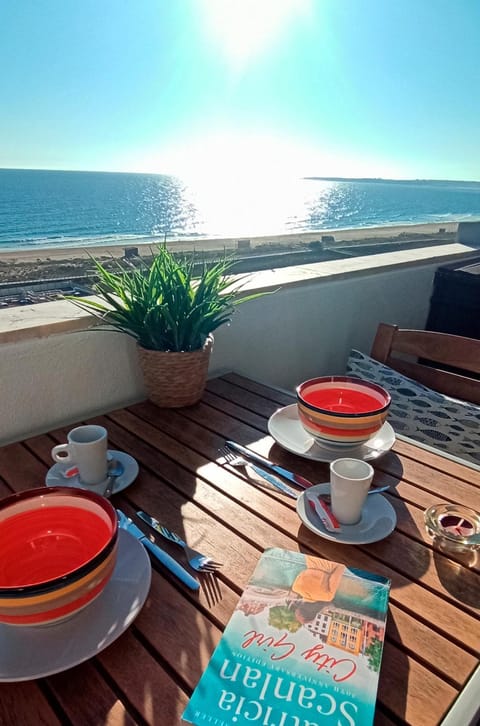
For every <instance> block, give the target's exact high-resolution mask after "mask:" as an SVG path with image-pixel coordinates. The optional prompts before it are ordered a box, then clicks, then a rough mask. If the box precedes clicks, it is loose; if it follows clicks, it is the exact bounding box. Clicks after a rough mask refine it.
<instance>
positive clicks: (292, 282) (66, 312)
mask: <svg viewBox="0 0 480 726" xmlns="http://www.w3.org/2000/svg"><path fill="white" fill-rule="evenodd" d="M471 252H472V248H471V247H469V246H466V245H463V244H458V243H453V244H449V245H438V246H436V247H424V248H418V249H414V250H396V251H392V252H387V253H382V254H377V255H369V256H368V257H350V258H346V259H343V260H330V261H327V262H315V263H310V264H306V265H297V266H292V267H282V268H278V269H272V270H262V271H259V272H254V273H252V274H251V277H250V279H249V281H248V283H247V284H246V285H245V286H244V287H243V288H242V290H249V291H262V290H263V291H270V290H278V289H279V288H282V289H283V288H286V287H293V286H299V285H305V284H310V283H312V282H313V281H315V280H321V281H322V282H325V281H327V280H340V279H342V278H346V277H354V276H356V275H363V274H365V272H368V273H369V275H373V274H375V273H376V272H377V273H382V272H386V271H388V270H392V269H396V268H400V267H406V266H407V267H409V266H410V267H411V266H415V267H417V266H419V265H422V264H423V265H429V264H432V263H436V264H437V265H438V264H441V263H442V262H448V261H450V260H455V259H457V258H461V257H463V256H464V255H468V254H469V253H470V254H471ZM95 324H96V321H95V320H93V319H92V317H91V316H90V315H88V314H87V313H85V312H84V311H83V310H81V309H80V308H78V307H77V306H75V305H74V304H73V303H72V302H70V301H68V300H57V301H55V302H48V303H41V304H38V305H27V306H23V307H14V308H5V309H3V310H0V343H12V342H18V341H21V340H27V339H32V338H44V337H48V336H50V335H56V334H61V333H66V332H73V331H78V330H83V329H85V328H88V327H92V326H93V325H95Z"/></svg>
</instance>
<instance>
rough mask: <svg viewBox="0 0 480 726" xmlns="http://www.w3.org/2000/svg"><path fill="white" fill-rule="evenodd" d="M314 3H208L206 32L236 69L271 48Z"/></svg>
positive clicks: (235, 0)
mask: <svg viewBox="0 0 480 726" xmlns="http://www.w3.org/2000/svg"><path fill="white" fill-rule="evenodd" d="M309 4H310V0H208V2H206V3H205V4H204V11H205V23H206V29H207V32H208V33H209V35H210V37H211V38H212V39H213V40H214V41H215V42H216V43H217V44H218V45H219V46H220V48H221V49H222V52H223V54H224V56H225V58H226V59H227V60H228V61H229V62H230V63H231V65H232V66H233V67H234V68H236V69H242V68H243V67H244V66H246V65H247V64H248V63H249V62H250V61H251V60H253V59H254V58H256V57H258V56H259V55H260V54H261V53H262V52H264V51H265V50H267V49H268V48H269V47H271V46H272V45H273V44H274V43H275V42H276V41H277V40H278V38H279V37H280V36H281V35H282V34H283V33H284V32H285V31H287V30H288V28H289V25H290V23H291V21H292V20H293V19H294V18H295V17H296V16H298V15H299V14H300V13H302V12H304V11H305V10H306V9H307V8H308V6H309Z"/></svg>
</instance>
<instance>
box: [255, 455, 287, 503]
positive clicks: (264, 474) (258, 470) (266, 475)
mask: <svg viewBox="0 0 480 726" xmlns="http://www.w3.org/2000/svg"><path fill="white" fill-rule="evenodd" d="M248 466H249V467H250V468H251V469H252V471H254V472H255V474H257V475H258V476H260V477H261V478H262V479H265V481H268V483H269V484H271V485H272V486H273V487H275V489H278V490H279V491H281V492H283V493H284V494H288V496H289V497H292V498H293V499H298V492H296V491H294V490H293V489H292V488H291V487H289V486H288V484H284V482H283V481H281V479H279V478H278V477H276V476H273V474H270V472H268V471H266V470H265V469H262V467H261V466H257V465H256V464H252V462H249V464H248Z"/></svg>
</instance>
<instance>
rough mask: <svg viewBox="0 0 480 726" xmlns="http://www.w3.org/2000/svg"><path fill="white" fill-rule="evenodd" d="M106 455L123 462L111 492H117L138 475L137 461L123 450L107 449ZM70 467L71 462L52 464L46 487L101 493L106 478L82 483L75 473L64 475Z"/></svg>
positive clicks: (103, 489) (128, 484)
mask: <svg viewBox="0 0 480 726" xmlns="http://www.w3.org/2000/svg"><path fill="white" fill-rule="evenodd" d="M108 457H109V458H110V459H117V460H118V461H119V462H120V463H121V464H123V468H124V472H123V474H121V475H120V476H118V477H117V478H116V479H115V483H114V487H113V492H112V494H118V492H121V491H123V490H124V489H126V488H127V487H128V486H130V484H131V483H132V482H133V481H135V479H136V478H137V476H138V463H137V462H136V460H135V459H134V458H133V456H130V454H126V453H125V452H124V451H114V450H113V449H109V450H108ZM70 469H72V465H71V464H63V463H62V464H60V463H57V464H54V465H53V466H52V468H51V469H49V470H48V472H47V477H46V479H45V484H46V485H47V487H78V488H80V489H88V491H91V492H96V493H97V494H103V492H104V491H105V486H106V480H105V481H102V482H100V484H89V485H88V486H87V485H86V484H82V483H81V482H80V480H79V478H78V476H77V475H74V476H66V474H65V472H67V471H69V470H70Z"/></svg>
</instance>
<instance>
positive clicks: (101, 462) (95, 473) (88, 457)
mask: <svg viewBox="0 0 480 726" xmlns="http://www.w3.org/2000/svg"><path fill="white" fill-rule="evenodd" d="M67 440H68V443H67V444H58V446H54V447H53V449H52V458H53V460H54V461H58V462H61V463H68V464H76V465H77V468H78V476H79V479H80V481H81V482H82V484H99V483H100V482H102V481H104V480H105V479H106V477H107V469H108V461H107V429H105V428H104V427H103V426H93V425H90V426H77V427H76V428H74V429H72V430H71V431H69V432H68V435H67Z"/></svg>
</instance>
